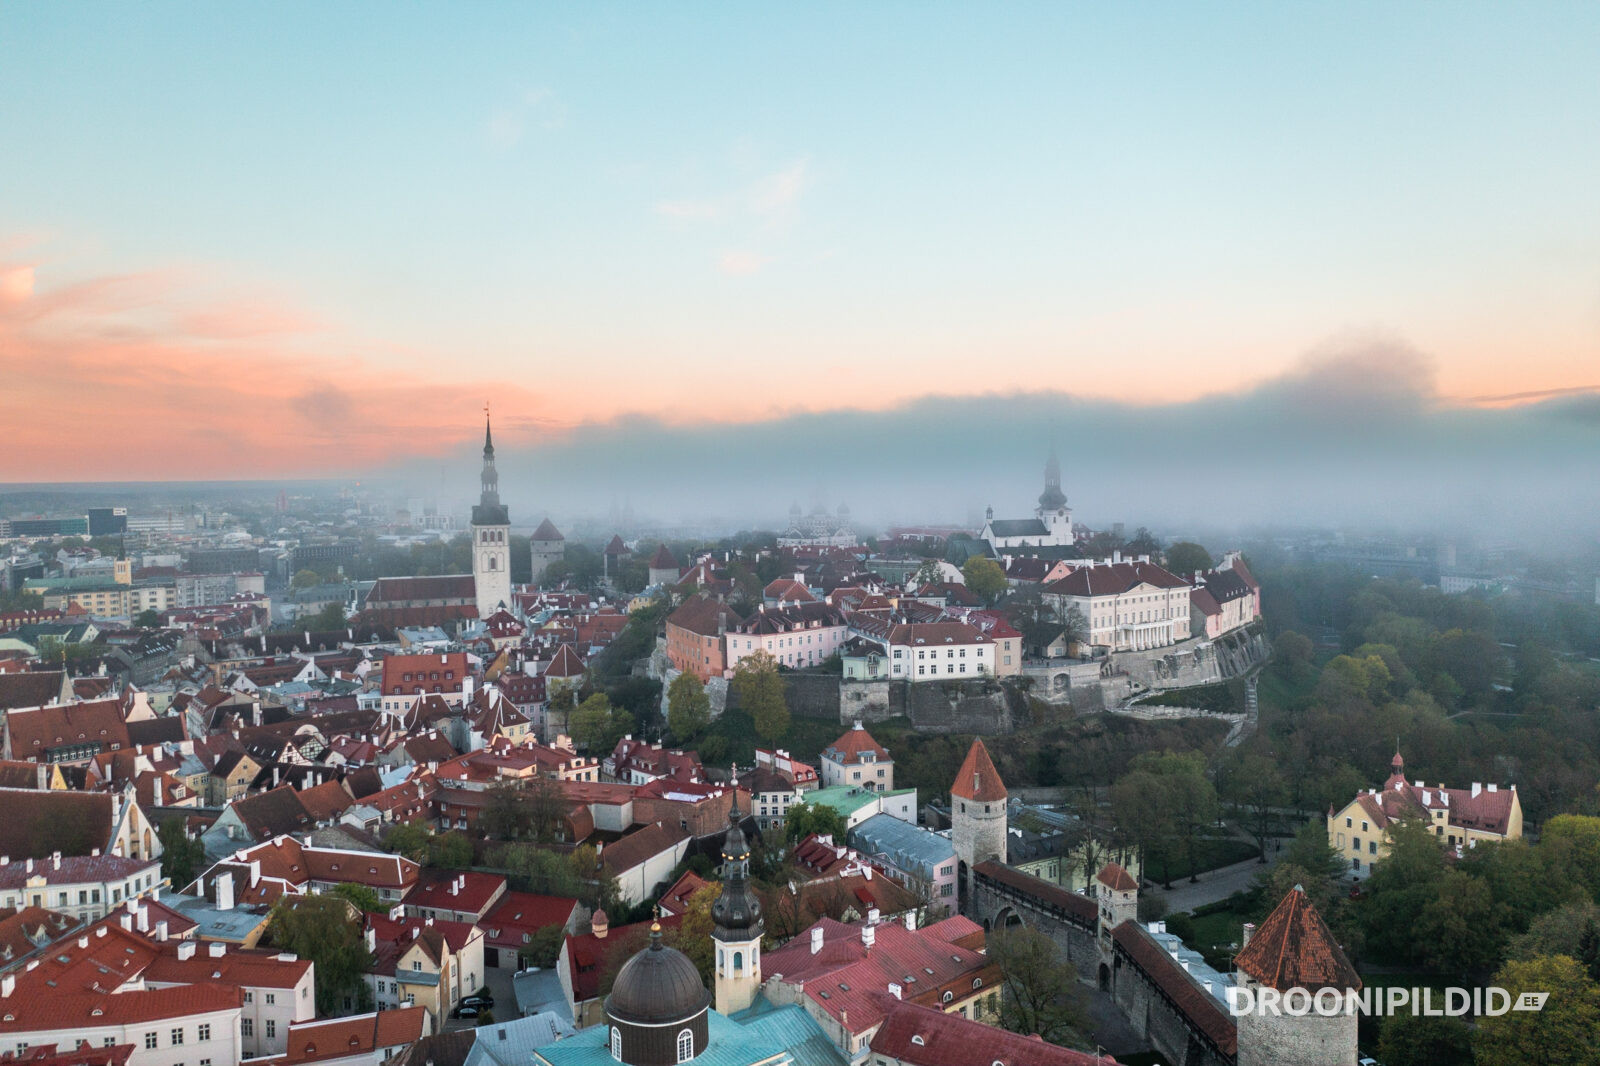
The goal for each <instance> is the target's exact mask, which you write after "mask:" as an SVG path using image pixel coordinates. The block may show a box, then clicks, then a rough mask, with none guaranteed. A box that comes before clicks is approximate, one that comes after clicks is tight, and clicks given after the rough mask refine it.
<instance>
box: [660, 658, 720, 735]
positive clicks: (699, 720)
mask: <svg viewBox="0 0 1600 1066" xmlns="http://www.w3.org/2000/svg"><path fill="white" fill-rule="evenodd" d="M710 724H711V699H710V697H708V696H707V695H706V687H705V685H704V684H702V683H701V681H700V679H699V678H698V677H696V676H695V675H693V674H691V673H688V672H684V673H681V674H679V675H678V676H677V677H675V678H673V679H672V684H670V685H668V686H667V728H668V729H670V730H671V731H672V736H673V738H674V739H675V740H677V741H678V743H680V744H687V743H690V742H691V741H692V740H693V739H694V738H695V737H697V736H699V735H700V734H701V733H703V732H705V729H706V727H707V726H709V725H710Z"/></svg>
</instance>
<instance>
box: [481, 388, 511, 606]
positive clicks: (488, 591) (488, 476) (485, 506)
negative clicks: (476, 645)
mask: <svg viewBox="0 0 1600 1066" xmlns="http://www.w3.org/2000/svg"><path fill="white" fill-rule="evenodd" d="M481 480H482V483H483V485H482V494H481V495H480V496H479V497H478V503H477V505H476V506H474V507H473V508H472V581H473V584H474V586H475V588H476V594H477V598H478V617H479V618H487V617H489V616H490V615H491V614H494V612H495V611H498V610H499V609H500V608H501V607H509V606H511V515H510V513H509V512H507V511H506V506H505V504H503V503H501V502H500V475H499V474H498V473H496V471H495V468H494V436H493V435H492V434H491V433H490V431H489V416H488V415H487V414H485V415H484V416H483V476H482V478H481Z"/></svg>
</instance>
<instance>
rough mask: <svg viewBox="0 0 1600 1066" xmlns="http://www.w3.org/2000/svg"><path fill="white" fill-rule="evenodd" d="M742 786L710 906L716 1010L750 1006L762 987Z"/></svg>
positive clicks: (758, 922) (759, 928)
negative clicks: (718, 890) (719, 883)
mask: <svg viewBox="0 0 1600 1066" xmlns="http://www.w3.org/2000/svg"><path fill="white" fill-rule="evenodd" d="M743 818H744V814H743V813H742V812H741V811H740V810H739V791H738V789H737V788H735V789H734V793H733V807H732V808H731V809H730V810H729V811H728V832H727V835H726V836H724V837H723V838H722V895H720V896H718V897H717V901H716V902H715V903H713V904H712V905H711V921H712V923H713V926H714V927H713V929H712V931H711V939H712V946H713V947H714V948H715V949H716V953H717V958H716V993H717V1013H718V1014H722V1015H728V1014H732V1013H734V1012H735V1011H741V1010H744V1009H745V1008H746V1007H748V1006H750V1004H751V1003H752V1002H754V1000H755V998H756V990H757V989H759V988H760V987H761V935H762V933H763V932H765V925H764V923H763V922H762V920H761V900H760V898H759V897H758V896H757V895H756V893H755V890H754V889H753V888H751V887H750V846H749V844H747V843H746V842H745V839H744V830H743V829H742V828H741V827H740V825H739V823H740V821H742V820H743Z"/></svg>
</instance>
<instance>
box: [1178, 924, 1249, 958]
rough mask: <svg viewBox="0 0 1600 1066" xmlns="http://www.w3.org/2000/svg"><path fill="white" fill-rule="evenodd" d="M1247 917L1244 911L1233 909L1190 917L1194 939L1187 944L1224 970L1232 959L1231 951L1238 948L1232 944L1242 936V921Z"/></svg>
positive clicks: (1237, 941)
mask: <svg viewBox="0 0 1600 1066" xmlns="http://www.w3.org/2000/svg"><path fill="white" fill-rule="evenodd" d="M1248 917H1249V915H1248V914H1246V913H1245V912H1244V911H1235V910H1224V911H1217V912H1216V913H1215V914H1202V915H1200V916H1199V917H1198V918H1194V919H1192V920H1193V922H1194V939H1193V941H1192V942H1191V943H1190V944H1189V946H1190V947H1192V948H1194V949H1195V950H1196V951H1198V952H1199V953H1200V954H1202V955H1204V956H1205V957H1206V961H1207V962H1209V963H1210V964H1211V965H1213V966H1216V967H1217V968H1218V969H1219V970H1224V971H1225V970H1227V968H1228V965H1229V964H1231V963H1232V961H1233V953H1234V952H1235V951H1237V950H1238V949H1237V948H1235V947H1234V946H1233V945H1235V944H1237V943H1239V941H1240V939H1241V938H1242V937H1243V936H1244V923H1245V921H1246V920H1247V919H1248ZM1219 962H1220V963H1221V965H1219Z"/></svg>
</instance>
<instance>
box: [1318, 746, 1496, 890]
mask: <svg viewBox="0 0 1600 1066" xmlns="http://www.w3.org/2000/svg"><path fill="white" fill-rule="evenodd" d="M1390 769H1391V770H1392V772H1391V773H1390V775H1389V779H1388V780H1387V781H1385V782H1384V783H1383V789H1382V790H1381V791H1380V790H1378V789H1371V790H1369V791H1366V792H1363V793H1361V794H1360V795H1358V796H1356V798H1355V799H1353V800H1351V801H1350V802H1349V803H1347V804H1345V805H1344V807H1342V808H1337V809H1331V810H1329V812H1328V846H1329V847H1331V848H1333V850H1334V851H1335V852H1337V853H1338V854H1339V855H1340V856H1341V857H1342V858H1344V860H1345V861H1346V862H1347V863H1349V866H1350V871H1349V873H1350V876H1351V877H1353V878H1355V879H1357V880H1360V879H1362V878H1365V877H1367V876H1368V875H1370V874H1371V873H1372V867H1373V864H1374V863H1376V862H1378V861H1379V860H1380V859H1382V858H1383V857H1384V856H1385V855H1387V854H1388V853H1389V827H1390V826H1392V825H1393V824H1394V823H1395V822H1399V821H1404V820H1406V819H1419V820H1425V821H1426V823H1427V824H1428V825H1429V826H1431V827H1432V829H1433V833H1434V835H1435V836H1437V837H1438V838H1439V841H1440V843H1442V844H1444V845H1446V846H1447V847H1453V848H1470V847H1472V846H1474V845H1476V844H1477V843H1479V842H1480V841H1489V842H1499V841H1502V840H1520V839H1521V838H1522V801H1521V800H1520V799H1519V798H1518V796H1517V786H1516V785H1512V786H1511V787H1510V788H1501V787H1500V786H1498V785H1492V784H1491V785H1484V784H1480V783H1478V782H1473V784H1472V787H1471V788H1446V787H1445V786H1443V785H1436V786H1432V787H1429V786H1428V785H1425V784H1423V783H1422V782H1421V781H1416V782H1412V783H1407V782H1406V776H1405V769H1406V764H1405V760H1404V759H1402V758H1401V757H1400V753H1399V752H1396V753H1395V756H1394V761H1393V762H1392V763H1390Z"/></svg>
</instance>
